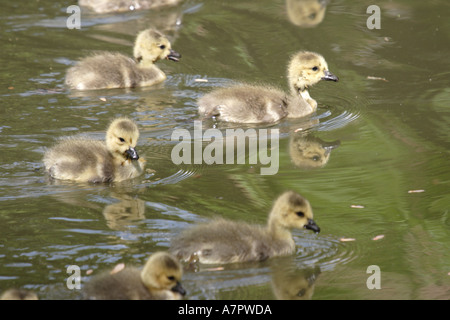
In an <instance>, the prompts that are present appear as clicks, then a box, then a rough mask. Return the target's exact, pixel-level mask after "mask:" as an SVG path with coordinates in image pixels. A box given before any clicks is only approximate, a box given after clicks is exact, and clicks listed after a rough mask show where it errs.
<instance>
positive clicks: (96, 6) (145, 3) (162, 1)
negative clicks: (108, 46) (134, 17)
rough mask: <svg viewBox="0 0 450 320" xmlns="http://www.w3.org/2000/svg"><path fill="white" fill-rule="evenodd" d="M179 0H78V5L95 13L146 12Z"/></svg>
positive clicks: (173, 3) (176, 2)
mask: <svg viewBox="0 0 450 320" xmlns="http://www.w3.org/2000/svg"><path fill="white" fill-rule="evenodd" d="M180 1H181V0H79V1H78V4H79V5H80V6H83V7H87V8H90V9H91V10H93V11H95V12H97V13H109V12H125V11H134V10H147V9H154V8H159V7H164V6H171V5H175V4H178V3H179V2H180Z"/></svg>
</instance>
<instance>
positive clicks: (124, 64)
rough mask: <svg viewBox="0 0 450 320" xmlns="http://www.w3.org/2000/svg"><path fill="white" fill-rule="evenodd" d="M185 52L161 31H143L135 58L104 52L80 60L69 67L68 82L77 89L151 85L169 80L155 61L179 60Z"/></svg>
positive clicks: (140, 34)
mask: <svg viewBox="0 0 450 320" xmlns="http://www.w3.org/2000/svg"><path fill="white" fill-rule="evenodd" d="M180 58H181V55H180V54H179V53H177V52H176V51H174V50H172V48H171V44H170V42H169V40H167V38H166V37H164V36H163V35H162V34H161V33H160V32H158V31H156V30H153V29H147V30H144V31H141V32H140V33H139V34H138V36H137V38H136V41H135V45H134V59H132V58H129V57H127V56H125V55H123V54H121V53H111V52H104V53H98V54H94V55H92V56H89V57H86V58H84V59H82V60H81V61H79V62H78V63H77V64H76V65H75V66H73V67H71V68H69V70H67V75H66V80H65V83H66V85H67V86H68V87H69V88H71V89H76V90H94V89H111V88H134V87H144V86H151V85H154V84H157V83H160V82H163V81H164V80H166V75H165V73H164V72H162V71H161V70H160V69H159V68H158V67H157V66H155V64H154V63H155V62H157V61H158V60H160V59H168V60H172V61H179V59H180Z"/></svg>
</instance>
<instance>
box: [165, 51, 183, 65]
mask: <svg viewBox="0 0 450 320" xmlns="http://www.w3.org/2000/svg"><path fill="white" fill-rule="evenodd" d="M180 58H181V54H179V53H178V52H176V51H175V50H172V49H170V53H169V55H168V56H167V57H166V59H168V60H172V61H175V62H178V60H180Z"/></svg>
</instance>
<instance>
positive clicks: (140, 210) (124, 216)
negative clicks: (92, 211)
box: [103, 194, 145, 230]
mask: <svg viewBox="0 0 450 320" xmlns="http://www.w3.org/2000/svg"><path fill="white" fill-rule="evenodd" d="M115 198H117V199H118V200H119V202H116V203H113V204H110V205H107V206H106V207H105V209H104V210H103V216H104V217H105V219H106V224H107V225H108V227H109V228H111V229H113V230H120V229H122V228H124V227H126V226H128V225H129V224H130V223H134V222H135V221H139V220H144V219H145V215H144V214H145V202H144V201H143V200H141V199H139V198H136V197H132V196H130V195H126V194H123V195H120V197H115Z"/></svg>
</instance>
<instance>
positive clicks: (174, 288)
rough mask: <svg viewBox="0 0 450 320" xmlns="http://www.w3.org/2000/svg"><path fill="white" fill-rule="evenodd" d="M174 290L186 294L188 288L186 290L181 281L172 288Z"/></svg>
mask: <svg viewBox="0 0 450 320" xmlns="http://www.w3.org/2000/svg"><path fill="white" fill-rule="evenodd" d="M170 290H172V291H173V292H178V293H179V294H181V295H182V296H184V295H185V294H186V290H184V288H183V286H182V285H181V283H179V282H177V284H176V285H175V287H173V288H172V289H170Z"/></svg>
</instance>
